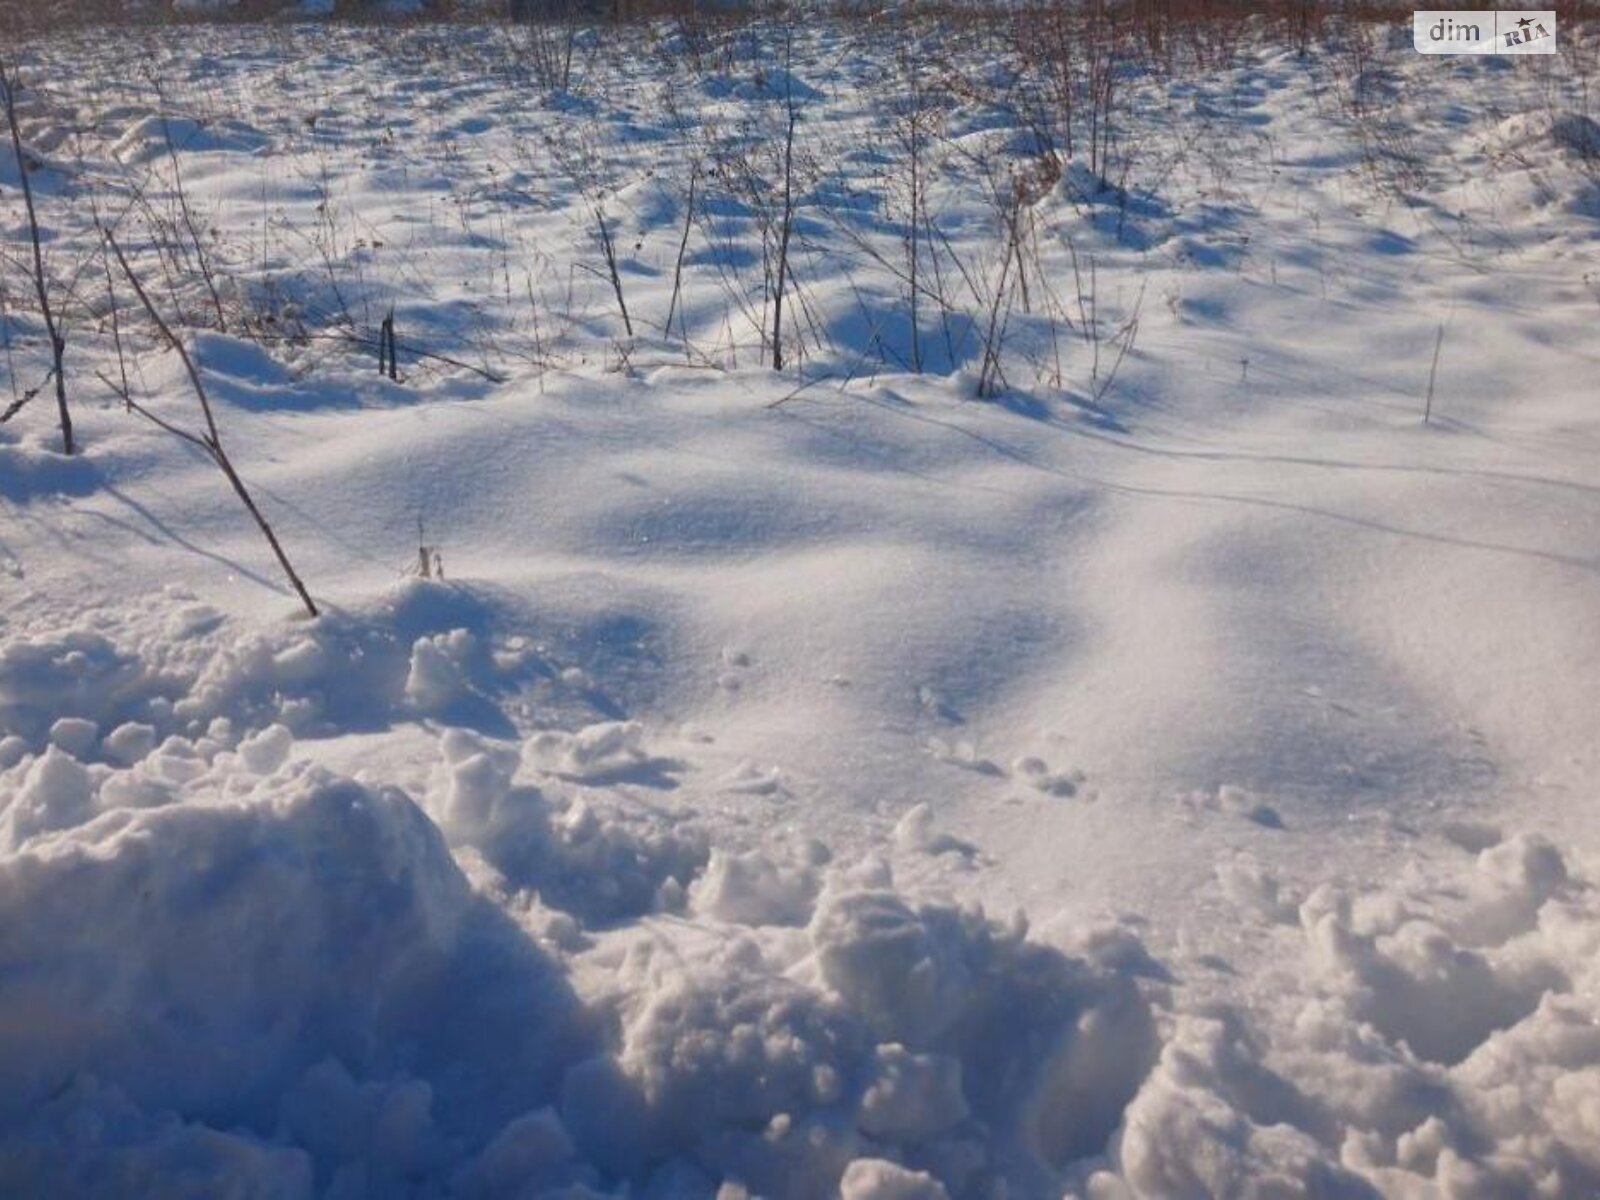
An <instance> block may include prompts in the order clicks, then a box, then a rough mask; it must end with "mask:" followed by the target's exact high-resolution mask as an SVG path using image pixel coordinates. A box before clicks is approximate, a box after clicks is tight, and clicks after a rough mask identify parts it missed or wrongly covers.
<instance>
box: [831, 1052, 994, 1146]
mask: <svg viewBox="0 0 1600 1200" xmlns="http://www.w3.org/2000/svg"><path fill="white" fill-rule="evenodd" d="M873 1057H874V1060H875V1063H876V1072H877V1073H876V1074H875V1076H874V1077H873V1080H872V1083H871V1084H870V1085H869V1086H868V1087H867V1090H866V1092H865V1094H863V1095H862V1097H861V1108H860V1110H859V1112H858V1113H857V1115H856V1124H857V1126H859V1127H860V1129H861V1131H862V1132H863V1133H870V1134H871V1135H872V1136H873V1137H878V1138H885V1139H891V1140H898V1139H902V1138H926V1137H931V1136H932V1135H934V1134H938V1133H942V1132H944V1131H945V1130H946V1129H948V1128H950V1126H952V1125H955V1124H958V1123H959V1122H961V1121H963V1120H965V1119H966V1117H967V1100H966V1096H965V1095H964V1094H963V1093H962V1090H961V1064H960V1063H959V1062H957V1061H956V1060H955V1059H953V1058H948V1057H945V1056H943V1055H937V1054H913V1053H911V1052H910V1051H909V1050H907V1049H906V1048H905V1047H904V1046H901V1045H899V1044H897V1043H893V1042H891V1043H889V1044H887V1045H882V1046H879V1047H878V1048H877V1049H876V1050H875V1051H874V1052H873Z"/></svg>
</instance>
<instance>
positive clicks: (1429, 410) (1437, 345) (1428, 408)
mask: <svg viewBox="0 0 1600 1200" xmlns="http://www.w3.org/2000/svg"><path fill="white" fill-rule="evenodd" d="M1443 349H1444V323H1443V322H1442V321H1441V322H1440V324H1439V334H1438V336H1437V337H1435V338H1434V339H1433V363H1432V364H1431V365H1430V366H1429V367H1428V398H1427V400H1426V401H1424V402H1423V405H1422V423H1423V424H1424V425H1426V424H1427V423H1428V421H1429V419H1431V418H1432V416H1433V384H1434V381H1435V380H1436V379H1437V378H1438V375H1439V351H1441V350H1443Z"/></svg>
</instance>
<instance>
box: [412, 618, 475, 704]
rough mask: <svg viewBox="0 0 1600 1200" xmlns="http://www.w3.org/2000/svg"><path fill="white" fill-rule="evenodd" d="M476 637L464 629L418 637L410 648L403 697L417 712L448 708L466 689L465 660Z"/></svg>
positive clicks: (473, 646)
mask: <svg viewBox="0 0 1600 1200" xmlns="http://www.w3.org/2000/svg"><path fill="white" fill-rule="evenodd" d="M476 647H477V639H475V638H474V637H473V636H472V634H471V633H469V632H468V631H467V630H465V629H454V630H451V631H450V632H449V633H441V634H436V635H434V636H432V637H420V638H418V639H417V640H416V643H415V644H414V645H413V646H412V648H411V669H410V672H409V673H408V674H407V675H406V689H405V691H406V699H407V700H409V701H410V702H411V704H412V705H413V707H415V708H416V709H417V711H418V712H422V713H430V714H437V713H439V712H441V711H443V710H444V709H446V708H448V707H450V705H451V704H452V703H454V702H455V701H456V700H457V699H459V698H460V696H461V695H462V694H463V693H464V692H465V691H466V688H467V669H466V667H467V660H468V658H469V657H470V656H471V654H472V652H473V651H474V650H475V649H476Z"/></svg>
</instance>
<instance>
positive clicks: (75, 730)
mask: <svg viewBox="0 0 1600 1200" xmlns="http://www.w3.org/2000/svg"><path fill="white" fill-rule="evenodd" d="M99 740H100V727H99V726H98V725H96V724H95V723H94V722H93V721H89V720H86V719H84V718H83V717H62V718H61V719H60V720H59V721H57V722H56V723H55V724H54V725H52V726H50V743H51V745H54V746H59V747H60V748H61V749H62V750H65V751H66V752H67V753H68V754H70V755H72V756H73V757H74V758H78V759H85V758H88V757H89V755H90V754H91V753H92V752H93V751H94V746H95V743H96V742H98V741H99Z"/></svg>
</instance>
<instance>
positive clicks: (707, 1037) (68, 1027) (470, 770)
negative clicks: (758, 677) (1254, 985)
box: [0, 718, 1600, 1197]
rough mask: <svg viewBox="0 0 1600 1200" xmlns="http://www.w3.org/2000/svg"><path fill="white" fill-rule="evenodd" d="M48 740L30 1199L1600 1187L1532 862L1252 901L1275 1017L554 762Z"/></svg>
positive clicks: (225, 739) (19, 897) (1597, 1053)
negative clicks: (386, 776) (374, 760)
mask: <svg viewBox="0 0 1600 1200" xmlns="http://www.w3.org/2000/svg"><path fill="white" fill-rule="evenodd" d="M585 733H586V734H588V736H585V734H579V735H575V738H576V740H577V741H579V742H580V743H582V744H591V743H601V742H605V741H608V740H614V739H615V734H614V733H613V732H612V731H610V730H604V729H602V730H599V731H595V732H593V733H589V731H585ZM51 737H52V739H53V741H52V744H50V745H49V746H47V747H46V748H45V749H44V750H42V751H41V752H34V751H33V750H31V749H29V750H24V751H22V752H21V755H20V757H17V749H16V747H15V743H12V744H11V749H10V750H9V751H8V754H9V756H10V757H12V758H13V759H15V761H13V762H12V763H11V765H10V766H9V767H7V769H6V770H5V771H4V773H3V774H0V812H3V817H0V819H3V821H4V829H5V837H4V842H5V847H6V849H5V854H4V858H3V859H0V927H3V930H4V932H3V936H0V947H3V962H0V980H3V981H4V984H3V986H0V1026H3V1027H5V1028H8V1029H12V1030H16V1031H19V1036H17V1037H14V1038H12V1039H9V1040H8V1043H7V1049H6V1051H5V1053H4V1054H3V1055H0V1080H3V1082H4V1085H5V1086H4V1095H5V1101H4V1107H3V1109H0V1123H3V1128H4V1140H3V1142H0V1180H9V1181H11V1185H10V1186H11V1187H13V1188H14V1189H16V1190H18V1191H19V1192H31V1193H33V1194H42V1193H41V1192H40V1189H41V1187H43V1189H44V1192H47V1193H48V1194H54V1195H77V1194H92V1195H98V1194H117V1193H118V1192H119V1191H123V1190H125V1189H129V1188H132V1189H134V1190H139V1189H147V1188H152V1187H155V1188H159V1189H160V1190H167V1189H170V1188H175V1187H179V1186H184V1187H190V1188H200V1189H201V1190H204V1189H205V1188H207V1187H209V1186H213V1185H214V1186H216V1187H219V1188H221V1187H224V1186H226V1189H227V1190H229V1191H230V1192H232V1193H234V1194H249V1195H263V1196H266V1195H271V1196H297V1195H306V1196H311V1195H321V1194H332V1195H340V1196H346V1195H372V1196H377V1195H427V1194H433V1193H434V1192H436V1191H438V1190H439V1189H442V1188H447V1187H448V1188H451V1189H454V1190H456V1191H458V1192H459V1193H460V1194H463V1195H472V1196H510V1195H530V1194H540V1193H541V1192H542V1190H543V1189H559V1188H562V1187H567V1186H578V1185H584V1186H587V1187H591V1188H595V1189H599V1190H601V1191H606V1190H609V1189H613V1188H618V1187H623V1186H627V1187H631V1188H633V1189H634V1193H633V1194H644V1195H659V1196H691V1195H705V1196H711V1195H712V1194H714V1193H716V1192H717V1190H718V1188H719V1187H725V1186H737V1187H743V1188H746V1189H748V1191H749V1193H750V1194H758V1195H770V1196H830V1195H835V1194H843V1195H859V1196H899V1195H913V1196H937V1195H949V1196H965V1195H988V1194H992V1189H993V1188H994V1187H995V1186H999V1185H1000V1184H1001V1182H1002V1181H1004V1182H1005V1184H1006V1185H1007V1186H1009V1187H1010V1188H1011V1189H1012V1193H1013V1194H1019V1195H1045V1194H1055V1193H1057V1192H1060V1191H1062V1190H1063V1189H1065V1190H1069V1191H1070V1190H1073V1189H1078V1190H1079V1192H1080V1194H1084V1195H1093V1196H1102V1197H1109V1196H1122V1195H1129V1196H1177V1195H1199V1194H1205V1195H1242V1194H1257V1193H1259V1192H1262V1191H1263V1189H1268V1190H1271V1189H1275V1190H1276V1194H1297V1195H1298V1194H1304V1195H1308V1196H1309V1195H1352V1196H1355V1195H1363V1194H1368V1192H1369V1191H1370V1189H1371V1188H1372V1187H1374V1186H1375V1187H1378V1188H1380V1189H1382V1190H1384V1191H1385V1192H1388V1193H1393V1194H1402V1193H1403V1191H1404V1189H1405V1188H1421V1187H1423V1186H1424V1185H1425V1183H1429V1182H1431V1183H1432V1184H1434V1185H1435V1186H1437V1187H1438V1188H1439V1189H1440V1191H1441V1193H1444V1194H1452V1195H1479V1194H1482V1195H1491V1194H1493V1195H1502V1194H1526V1195H1532V1194H1550V1195H1574V1194H1579V1193H1580V1192H1581V1191H1582V1190H1585V1189H1587V1188H1591V1187H1593V1186H1596V1184H1597V1182H1600V1153H1597V1147H1600V1123H1597V1122H1600V1117H1597V1114H1600V1032H1597V1031H1600V1009H1597V1006H1596V1002H1595V997H1596V995H1597V994H1600V978H1597V976H1596V971H1597V970H1600V967H1597V964H1600V891H1597V890H1596V889H1595V888H1594V887H1593V886H1592V884H1591V883H1590V882H1589V880H1588V879H1587V878H1586V877H1585V876H1584V875H1582V874H1581V873H1580V872H1579V871H1578V869H1577V867H1576V864H1571V863H1568V862H1567V861H1566V860H1565V859H1564V858H1563V856H1562V855H1561V853H1560V852H1559V851H1558V850H1557V849H1556V848H1555V847H1554V846H1552V845H1551V844H1550V843H1548V842H1546V841H1544V840H1542V839H1539V838H1529V837H1522V838H1513V839H1509V840H1497V841H1495V842H1494V844H1492V845H1488V846H1486V847H1485V848H1483V849H1482V850H1480V851H1479V852H1478V853H1477V855H1476V861H1475V862H1471V861H1469V860H1468V858H1467V852H1466V851H1460V855H1461V864H1460V867H1459V869H1458V870H1457V871H1456V873H1455V874H1454V875H1453V876H1451V877H1448V878H1446V879H1443V880H1438V881H1434V882H1431V883H1428V884H1426V885H1424V884H1423V883H1422V882H1421V881H1420V880H1419V881H1418V882H1417V883H1416V884H1415V885H1407V884H1399V885H1396V886H1392V887H1376V888H1371V889H1368V890H1364V891H1361V892H1358V893H1351V892H1349V891H1347V890H1344V889H1341V888H1339V887H1336V886H1331V885H1322V886H1319V887H1316V888H1314V889H1313V890H1312V891H1310V892H1309V894H1306V895H1304V896H1299V895H1296V894H1294V893H1293V892H1292V891H1291V890H1290V889H1289V888H1287V887H1285V886H1284V884H1283V881H1280V880H1277V879H1275V878H1273V877H1272V876H1271V875H1270V874H1269V873H1267V872H1266V871H1265V870H1264V869H1262V868H1261V867H1259V866H1258V865H1257V864H1254V863H1250V862H1237V863H1232V864H1229V866H1228V867H1227V869H1226V870H1225V871H1224V872H1223V874H1224V876H1225V878H1224V890H1225V892H1226V894H1227V895H1228V897H1229V898H1230V899H1231V900H1232V902H1234V903H1235V904H1236V905H1237V912H1238V917H1239V920H1240V921H1241V922H1242V923H1244V924H1246V925H1248V926H1249V927H1250V928H1251V929H1253V930H1254V931H1255V932H1256V933H1257V934H1259V935H1260V936H1264V937H1269V938H1272V939H1274V940H1275V942H1276V943H1277V944H1278V945H1280V946H1281V949H1282V953H1283V955H1284V982H1285V987H1284V990H1282V991H1281V992H1276V993H1274V992H1266V993H1263V994H1262V995H1260V996H1258V997H1257V998H1256V999H1255V1001H1254V1002H1253V1003H1251V1004H1247V1005H1236V1004H1224V1003H1218V1002H1216V1001H1214V1000H1210V999H1202V998H1200V997H1198V996H1196V997H1194V998H1191V996H1190V988H1189V987H1188V986H1187V981H1186V980H1185V979H1184V978H1182V977H1181V976H1179V975H1177V974H1175V973H1174V972H1173V971H1172V970H1171V969H1169V967H1168V966H1167V965H1165V964H1163V963H1161V962H1159V961H1157V960H1155V959H1154V958H1152V957H1151V956H1150V955H1149V954H1148V953H1147V952H1145V951H1144V950H1143V948H1142V947H1141V946H1140V944H1139V935H1138V931H1137V927H1136V925H1132V924H1126V923H1124V924H1123V925H1121V926H1120V927H1117V928H1115V929H1114V930H1106V929H1100V930H1098V931H1095V932H1094V933H1092V934H1089V933H1088V932H1087V931H1079V932H1074V931H1068V930H1063V929H1060V928H1057V929H1055V930H1053V931H1052V933H1051V935H1050V937H1049V940H1048V941H1039V940H1036V939H1035V938H1033V937H1032V936H1030V933H1029V929H1028V926H1027V923H1026V922H1025V921H1023V920H1022V919H1021V918H1020V917H1018V918H1014V919H1012V920H1009V921H1007V922H999V923H997V922H995V921H993V920H991V919H989V918H987V917H985V916H984V915H983V914H982V913H981V912H980V911H978V910H975V909H969V908H962V907H959V906H952V905H951V904H950V903H948V902H941V901H937V900H927V899H918V898H916V897H915V896H913V895H911V894H908V893H906V892H905V891H903V890H902V889H901V888H900V887H898V886H897V884H896V871H895V865H896V864H895V863H892V862H889V861H886V860H883V859H878V858H871V857H869V858H867V859H862V860H856V861H851V860H850V859H848V858H845V857H839V858H835V857H834V856H832V855H831V854H830V853H829V852H828V850H827V849H826V848H825V847H822V846H811V847H810V848H795V851H794V852H793V853H790V854H780V853H779V852H778V851H777V850H776V849H774V850H772V851H771V852H762V851H757V850H752V851H746V852H743V853H739V854H729V853H727V852H724V851H714V852H712V854H711V855H710V857H709V859H708V858H707V856H706V853H705V848H704V841H703V833H701V834H699V835H697V833H696V831H695V830H693V829H692V828H679V827H675V826H674V824H672V823H668V822H661V821H657V822H654V823H652V822H650V821H645V820H642V819H641V817H640V814H639V813H638V811H637V810H633V811H629V810H628V808H627V807H626V806H624V807H623V808H620V809H619V808H617V807H616V801H617V798H616V797H615V796H613V795H608V793H607V789H606V788H605V787H604V786H603V785H602V786H601V787H599V788H598V789H596V788H591V787H590V786H588V785H585V784H582V783H572V782H570V781H568V780H566V779H565V778H564V777H563V775H562V774H560V773H558V772H555V771H552V769H551V764H550V763H549V762H548V755H547V752H546V748H547V738H546V737H545V736H543V735H535V736H534V737H533V738H530V739H529V740H528V741H527V743H525V744H524V745H522V746H520V747H519V746H517V745H516V744H513V743H503V742H496V741H492V740H489V739H485V738H483V737H481V736H479V735H475V734H472V733H468V732H465V731H461V730H451V731H449V732H447V733H445V734H444V735H443V737H442V739H441V741H440V745H439V757H438V762H437V767H436V769H435V775H434V781H433V783H432V785H431V786H430V787H429V789H428V792H427V794H426V795H425V796H422V797H418V798H417V799H413V798H411V797H408V796H406V795H405V794H403V793H402V792H400V791H398V790H396V789H394V788H386V787H381V786H375V785H371V784H364V783H360V782H357V781H354V780H351V779H347V778H341V777H339V776H337V775H335V774H332V773H330V772H328V771H327V770H325V769H323V768H319V767H315V766H313V765H310V764H309V763H307V762H306V761H304V760H303V759H302V758H301V756H300V754H299V752H298V749H297V746H296V744H295V743H294V741H293V739H292V736H291V735H290V734H289V732H288V730H287V729H285V728H284V727H283V726H282V725H270V726H267V727H266V728H263V729H260V730H258V731H254V732H248V733H244V732H243V731H241V732H240V733H238V734H235V733H233V732H232V731H223V730H218V729H216V728H212V729H211V730H209V731H208V735H207V736H205V737H202V738H199V739H196V740H190V739H187V738H184V737H182V736H180V735H176V734H172V735H168V736H167V737H165V739H164V740H163V741H162V742H161V743H160V744H159V745H156V744H154V735H153V734H151V733H147V732H145V731H144V730H141V729H139V728H138V727H136V726H134V725H131V724H130V725H123V726H121V727H119V729H118V730H117V731H114V732H113V733H112V734H111V735H109V736H108V737H106V738H104V739H98V740H97V737H96V732H95V727H94V725H93V724H92V723H91V722H88V721H86V720H83V719H72V718H65V719H63V720H61V721H60V722H58V723H57V726H56V727H55V729H54V730H53V732H52V734H51ZM80 756H81V757H80ZM85 760H87V761H85ZM556 765H567V764H565V763H564V762H561V763H557V764H556ZM419 801H420V803H419ZM1480 832H1481V831H1480ZM906 853H908V854H910V855H912V856H916V855H927V854H929V853H933V852H932V851H930V850H928V849H927V848H925V846H922V845H920V844H919V845H918V846H913V847H912V848H910V849H909V850H908V851H906ZM1068 945H1071V946H1072V948H1071V949H1070V950H1068V949H1064V948H1062V947H1065V946H1068ZM46 1012H48V1013H50V1014H52V1016H51V1017H50V1019H49V1020H48V1021H46V1020H44V1019H43V1014H44V1013H46ZM22 1031H25V1033H23V1032H22ZM207 1180H210V1181H212V1184H207V1183H206V1182H205V1181H207ZM224 1181H226V1184H225V1185H224ZM840 1189H842V1191H841V1190H840Z"/></svg>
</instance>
